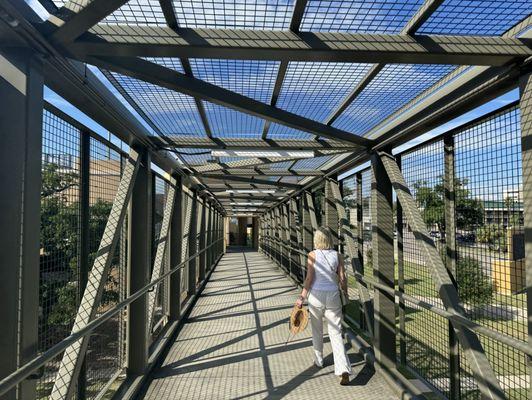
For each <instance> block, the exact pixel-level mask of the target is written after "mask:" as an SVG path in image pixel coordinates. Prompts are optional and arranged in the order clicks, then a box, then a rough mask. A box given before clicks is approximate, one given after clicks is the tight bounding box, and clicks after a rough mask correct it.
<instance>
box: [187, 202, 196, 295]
mask: <svg viewBox="0 0 532 400" xmlns="http://www.w3.org/2000/svg"><path fill="white" fill-rule="evenodd" d="M197 210H198V195H197V194H196V193H193V194H192V196H191V199H190V208H189V213H190V226H189V231H188V256H189V257H191V256H193V255H194V254H196V252H197V251H198V238H197V234H198V216H197ZM197 270H198V258H197V257H194V258H192V259H191V260H190V261H189V262H188V294H189V296H192V295H193V294H195V293H196V279H197V276H198V275H197Z"/></svg>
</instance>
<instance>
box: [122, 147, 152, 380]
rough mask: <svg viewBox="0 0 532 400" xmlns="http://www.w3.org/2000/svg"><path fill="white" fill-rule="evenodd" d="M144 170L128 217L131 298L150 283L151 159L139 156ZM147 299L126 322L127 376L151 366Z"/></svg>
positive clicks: (133, 309) (135, 304)
mask: <svg viewBox="0 0 532 400" xmlns="http://www.w3.org/2000/svg"><path fill="white" fill-rule="evenodd" d="M139 158H140V162H141V165H142V166H141V167H140V168H139V171H138V172H137V179H136V181H135V185H134V186H133V192H132V194H131V204H130V205H129V215H128V243H129V246H128V257H127V260H128V271H127V276H128V295H130V294H132V293H135V292H136V291H138V290H139V289H141V288H143V287H144V286H145V285H146V284H148V282H149V281H150V271H151V254H152V242H153V240H152V237H151V234H152V231H151V229H146V227H148V226H151V225H152V218H153V216H152V207H151V204H152V197H153V184H152V182H153V176H152V173H151V170H150V164H151V158H150V155H149V154H147V153H141V154H140V155H139ZM148 320H149V318H148V295H144V296H142V297H140V298H139V299H138V300H136V301H135V302H133V303H131V304H130V305H129V308H128V318H127V354H128V356H127V360H128V363H127V373H128V375H129V376H138V375H143V374H144V373H145V372H146V367H147V365H148V336H149V327H150V325H149V324H148Z"/></svg>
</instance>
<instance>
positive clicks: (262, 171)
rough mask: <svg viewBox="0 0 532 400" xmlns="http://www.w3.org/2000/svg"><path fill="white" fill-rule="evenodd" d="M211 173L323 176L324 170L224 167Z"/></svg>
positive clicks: (221, 174) (219, 174) (220, 174)
mask: <svg viewBox="0 0 532 400" xmlns="http://www.w3.org/2000/svg"><path fill="white" fill-rule="evenodd" d="M210 174H211V175H217V176H223V175H238V176H257V177H258V176H296V177H297V176H322V175H323V174H324V172H323V171H320V170H271V169H258V168H254V169H251V168H250V169H233V168H230V169H224V170H220V171H215V172H214V171H213V172H212V173H210Z"/></svg>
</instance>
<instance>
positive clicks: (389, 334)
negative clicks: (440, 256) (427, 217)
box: [371, 154, 396, 369]
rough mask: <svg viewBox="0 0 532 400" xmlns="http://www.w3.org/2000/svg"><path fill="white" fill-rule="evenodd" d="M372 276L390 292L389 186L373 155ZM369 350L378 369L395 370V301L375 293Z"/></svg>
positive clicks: (390, 215)
mask: <svg viewBox="0 0 532 400" xmlns="http://www.w3.org/2000/svg"><path fill="white" fill-rule="evenodd" d="M371 167H372V171H373V179H372V185H371V186H372V188H371V191H372V206H373V207H372V210H371V211H372V215H371V219H372V235H373V275H374V276H375V278H376V279H377V280H378V282H379V283H381V284H383V285H386V286H387V287H389V288H391V289H394V288H395V283H394V278H395V271H394V248H393V203H392V184H391V182H390V179H389V178H388V175H387V174H386V170H385V169H384V166H383V165H382V162H381V160H380V158H379V157H378V155H377V154H372V156H371ZM374 315H375V325H374V329H373V346H374V349H375V359H376V360H377V362H378V363H379V365H380V366H382V367H384V368H387V369H393V368H395V357H396V356H395V351H396V350H395V299H394V296H392V295H390V294H389V293H386V292H384V291H382V290H379V289H375V298H374Z"/></svg>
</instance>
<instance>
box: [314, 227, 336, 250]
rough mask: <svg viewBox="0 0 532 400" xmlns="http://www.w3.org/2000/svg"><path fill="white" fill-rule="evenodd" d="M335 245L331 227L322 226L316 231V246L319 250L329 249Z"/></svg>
mask: <svg viewBox="0 0 532 400" xmlns="http://www.w3.org/2000/svg"><path fill="white" fill-rule="evenodd" d="M332 247H333V239H332V235H331V231H330V229H329V228H326V227H324V226H320V227H319V228H318V229H316V232H315V233H314V248H315V249H318V250H329V249H332Z"/></svg>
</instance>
